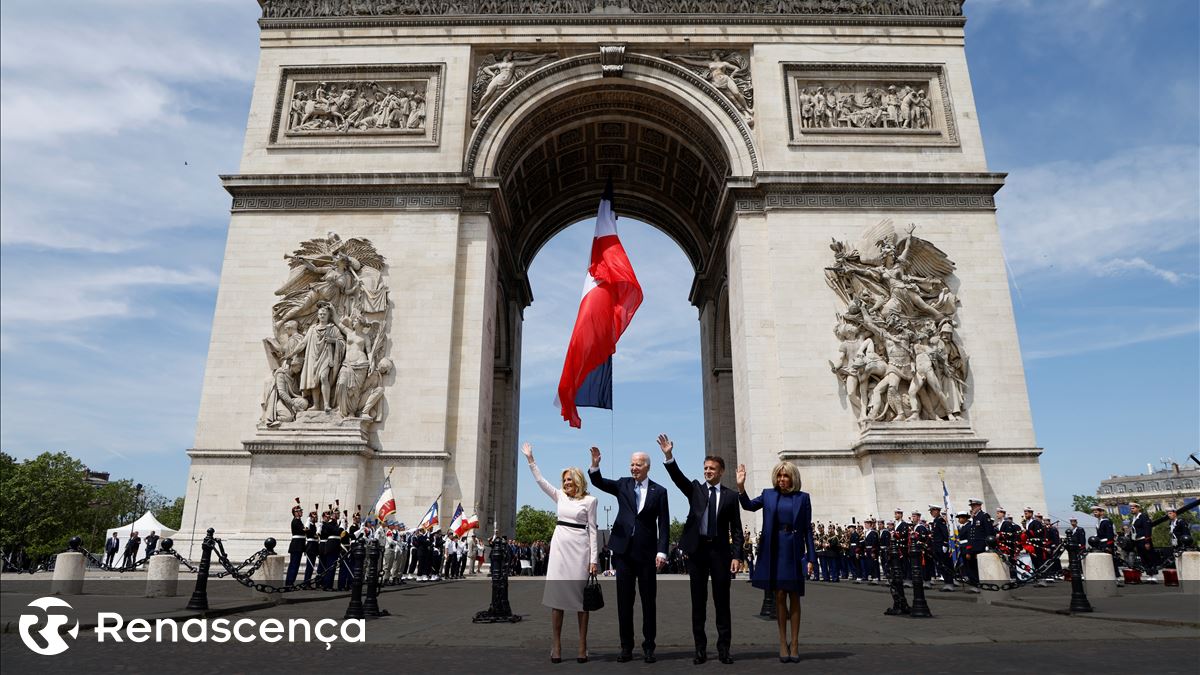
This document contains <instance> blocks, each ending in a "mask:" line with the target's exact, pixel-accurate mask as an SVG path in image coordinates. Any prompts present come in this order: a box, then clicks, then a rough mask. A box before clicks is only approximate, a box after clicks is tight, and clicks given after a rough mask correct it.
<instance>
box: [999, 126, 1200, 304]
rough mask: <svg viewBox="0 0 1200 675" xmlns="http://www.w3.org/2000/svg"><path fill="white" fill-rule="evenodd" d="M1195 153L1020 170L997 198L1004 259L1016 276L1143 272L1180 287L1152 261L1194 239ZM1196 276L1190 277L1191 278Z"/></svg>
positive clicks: (1137, 153)
mask: <svg viewBox="0 0 1200 675" xmlns="http://www.w3.org/2000/svg"><path fill="white" fill-rule="evenodd" d="M1198 158H1200V148H1197V147H1196V146H1186V145H1177V146H1155V147H1141V148H1135V149H1131V150H1127V151H1124V152H1122V153H1120V154H1116V155H1113V156H1111V157H1109V158H1107V159H1104V160H1101V161H1097V162H1082V161H1065V160H1064V161H1058V162H1051V163H1048V164H1042V165H1039V166H1034V167H1029V168H1026V169H1018V170H1015V171H1013V172H1011V173H1010V174H1009V177H1008V184H1007V185H1006V186H1005V188H1004V189H1003V190H1001V191H1000V193H999V195H998V196H997V201H998V217H999V219H1000V225H1001V233H1002V235H1003V238H1004V249H1005V254H1006V256H1007V258H1008V262H1009V264H1010V265H1011V267H1012V269H1013V271H1014V273H1015V274H1016V275H1017V276H1018V277H1025V276H1041V275H1047V274H1078V273H1081V272H1083V273H1087V274H1090V275H1095V276H1111V275H1113V274H1118V273H1130V272H1136V271H1142V272H1145V273H1149V274H1152V275H1154V276H1156V277H1159V278H1160V279H1163V280H1165V281H1168V282H1170V283H1178V282H1179V281H1180V280H1181V279H1183V278H1185V277H1186V276H1188V275H1191V274H1192V271H1191V270H1182V271H1181V270H1169V269H1164V268H1163V267H1162V266H1161V265H1160V264H1156V263H1155V262H1154V258H1155V256H1157V255H1162V254H1166V253H1170V252H1173V251H1178V250H1181V249H1183V248H1185V247H1190V246H1195V245H1196V243H1197V241H1198V240H1200V221H1198V214H1200V197H1198V195H1197V189H1196V185H1197V184H1198V182H1200V159H1198ZM1192 276H1194V275H1192Z"/></svg>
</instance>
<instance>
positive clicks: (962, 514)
mask: <svg viewBox="0 0 1200 675" xmlns="http://www.w3.org/2000/svg"><path fill="white" fill-rule="evenodd" d="M954 516H955V518H956V519H957V520H958V559H959V562H960V563H961V565H962V571H963V576H965V577H966V578H967V584H968V585H967V592H968V593H978V592H979V559H978V556H979V554H980V553H983V551H984V541H983V537H982V536H980V535H979V534H978V528H977V526H976V525H975V523H974V522H972V520H971V514H970V513H967V512H966V511H959V512H958V513H956V514H954Z"/></svg>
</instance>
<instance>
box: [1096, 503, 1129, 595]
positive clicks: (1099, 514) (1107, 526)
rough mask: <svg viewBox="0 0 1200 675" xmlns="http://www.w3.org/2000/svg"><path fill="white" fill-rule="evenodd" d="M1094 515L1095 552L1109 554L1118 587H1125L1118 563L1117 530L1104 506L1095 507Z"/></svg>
mask: <svg viewBox="0 0 1200 675" xmlns="http://www.w3.org/2000/svg"><path fill="white" fill-rule="evenodd" d="M1092 515H1093V516H1095V517H1096V546H1095V550H1097V551H1099V552H1101V553H1107V554H1109V555H1111V556H1112V560H1113V575H1115V576H1116V579H1117V585H1118V586H1124V585H1125V580H1124V579H1123V578H1122V577H1121V567H1120V564H1119V563H1118V562H1117V555H1116V549H1117V528H1116V527H1114V526H1113V522H1112V520H1110V519H1109V517H1108V515H1107V514H1106V513H1105V512H1104V507H1103V506H1099V505H1096V506H1093V507H1092Z"/></svg>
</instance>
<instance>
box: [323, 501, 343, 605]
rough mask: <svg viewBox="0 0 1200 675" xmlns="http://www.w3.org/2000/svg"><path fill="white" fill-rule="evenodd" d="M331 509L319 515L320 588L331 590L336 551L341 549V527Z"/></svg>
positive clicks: (335, 566)
mask: <svg viewBox="0 0 1200 675" xmlns="http://www.w3.org/2000/svg"><path fill="white" fill-rule="evenodd" d="M336 517H337V516H336V515H335V514H334V511H333V509H332V508H331V509H329V510H328V511H326V512H325V513H324V514H322V515H321V569H320V575H321V588H324V589H325V590H327V591H331V590H333V575H334V573H335V572H336V570H337V562H338V552H339V551H340V550H341V546H340V542H341V537H339V536H338V533H339V532H341V528H340V527H338V525H337V520H336Z"/></svg>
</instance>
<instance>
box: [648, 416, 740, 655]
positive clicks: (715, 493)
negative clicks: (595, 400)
mask: <svg viewBox="0 0 1200 675" xmlns="http://www.w3.org/2000/svg"><path fill="white" fill-rule="evenodd" d="M658 447H659V448H661V449H662V451H663V457H664V461H663V465H664V466H666V467H667V473H668V474H670V476H671V480H672V481H674V483H675V485H676V487H678V488H679V489H680V490H681V491H682V492H683V494H684V495H685V496H686V497H687V498H688V515H687V522H685V523H684V524H683V536H682V537H680V539H679V548H680V549H682V550H683V552H684V553H686V554H687V556H688V557H687V571H688V577H689V578H690V579H691V586H692V637H693V638H694V639H695V641H696V657H695V659H694V660H693V663H695V664H697V665H699V664H701V663H704V662H705V661H707V660H708V654H707V653H706V651H705V650H706V649H707V648H708V636H707V635H705V633H704V619H705V614H706V613H707V609H708V579H709V577H710V576H711V577H712V588H713V605H714V606H715V607H716V609H717V656H718V658H720V660H721V663H733V658H732V657H731V656H730V655H729V642H730V638H731V636H732V632H733V631H732V628H731V621H730V617H729V585H730V579H731V577H732V575H733V573H735V572H737V570H738V567H739V565H740V563H741V560H742V547H743V546H744V544H745V540H744V538H743V535H742V513H741V508H740V507H739V505H738V494H737V492H735V491H733V490H730V489H729V488H727V487H724V486H722V485H721V476H722V475H724V474H725V460H724V459H722V458H721V457H718V456H716V455H709V456H707V457H705V458H704V482H703V483H701V482H700V481H698V480H688V479H687V478H686V477H685V476H684V475H683V471H681V470H680V469H679V465H678V464H676V463H675V457H674V456H673V454H672V451H673V450H674V448H675V444H674V443H672V442H671V439H669V438H667V435H666V434H662V435H660V436H659V437H658Z"/></svg>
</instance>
